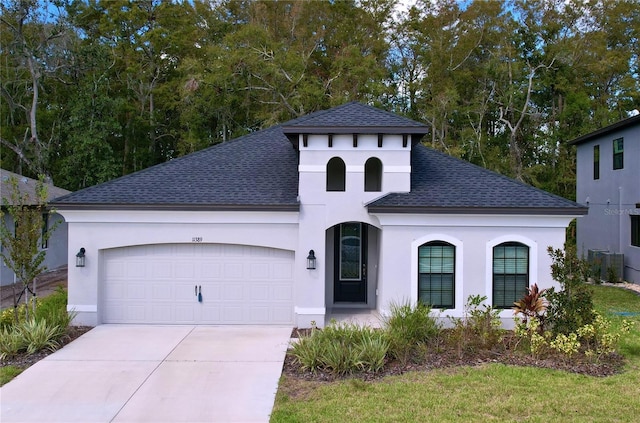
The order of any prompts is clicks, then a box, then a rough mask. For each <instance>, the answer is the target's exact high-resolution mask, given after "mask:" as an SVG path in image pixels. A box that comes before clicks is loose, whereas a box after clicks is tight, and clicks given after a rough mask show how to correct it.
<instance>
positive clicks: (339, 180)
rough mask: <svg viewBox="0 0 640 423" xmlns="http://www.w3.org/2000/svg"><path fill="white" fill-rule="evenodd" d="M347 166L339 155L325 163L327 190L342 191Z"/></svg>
mask: <svg viewBox="0 0 640 423" xmlns="http://www.w3.org/2000/svg"><path fill="white" fill-rule="evenodd" d="M346 172H347V168H346V166H345V164H344V161H343V160H342V159H341V158H340V157H333V158H332V159H331V160H329V162H328V163H327V191H344V190H345V179H346V177H345V175H346Z"/></svg>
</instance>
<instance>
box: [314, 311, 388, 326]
mask: <svg viewBox="0 0 640 423" xmlns="http://www.w3.org/2000/svg"><path fill="white" fill-rule="evenodd" d="M331 320H335V321H336V322H346V323H356V324H358V325H368V326H370V327H373V328H379V327H382V317H381V316H380V313H378V312H377V311H376V310H371V309H358V308H334V309H329V310H328V312H327V316H326V318H325V325H328V324H329V323H330V322H331Z"/></svg>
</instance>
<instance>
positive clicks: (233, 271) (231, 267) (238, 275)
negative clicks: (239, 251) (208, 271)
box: [224, 262, 244, 279]
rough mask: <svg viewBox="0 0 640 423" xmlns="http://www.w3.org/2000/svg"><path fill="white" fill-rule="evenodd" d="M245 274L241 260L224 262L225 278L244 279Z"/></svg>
mask: <svg viewBox="0 0 640 423" xmlns="http://www.w3.org/2000/svg"><path fill="white" fill-rule="evenodd" d="M243 276H244V272H243V266H242V263H241V262H238V263H228V262H227V263H225V264H224V278H225V279H242V278H243Z"/></svg>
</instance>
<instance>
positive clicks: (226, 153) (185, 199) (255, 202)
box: [55, 126, 298, 210]
mask: <svg viewBox="0 0 640 423" xmlns="http://www.w3.org/2000/svg"><path fill="white" fill-rule="evenodd" d="M297 172H298V159H297V155H296V151H295V150H294V148H293V146H292V145H291V143H289V141H288V140H287V138H286V137H285V136H284V134H283V133H282V130H281V128H280V127H279V126H276V127H272V128H269V129H265V130H263V131H258V132H255V133H252V134H249V135H245V136H244V137H240V138H237V139H235V140H232V141H228V142H226V143H222V144H218V145H215V146H213V147H209V148H207V149H204V150H201V151H198V152H196V153H193V154H189V155H187V156H183V157H180V158H178V159H174V160H171V161H169V162H166V163H162V164H160V165H156V166H153V167H150V168H148V169H145V170H142V171H140V172H136V173H132V174H130V175H127V176H124V177H122V178H119V179H115V180H113V181H109V182H106V183H104V184H100V185H96V186H93V187H89V188H86V189H83V190H80V191H76V192H75V193H73V194H71V195H68V196H65V197H61V198H58V199H56V202H55V204H56V207H58V208H60V209H64V208H77V207H78V206H84V207H89V208H96V207H99V208H117V209H122V208H127V207H132V208H150V209H157V208H172V209H175V208H184V209H189V210H193V209H233V210H243V209H275V210H298V201H297V195H298V173H297Z"/></svg>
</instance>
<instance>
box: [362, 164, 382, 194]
mask: <svg viewBox="0 0 640 423" xmlns="http://www.w3.org/2000/svg"><path fill="white" fill-rule="evenodd" d="M364 190H365V191H377V192H379V191H382V162H381V161H380V159H378V158H377V157H371V158H370V159H369V160H367V161H366V163H365V164H364Z"/></svg>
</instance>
